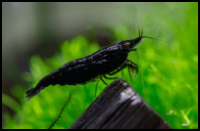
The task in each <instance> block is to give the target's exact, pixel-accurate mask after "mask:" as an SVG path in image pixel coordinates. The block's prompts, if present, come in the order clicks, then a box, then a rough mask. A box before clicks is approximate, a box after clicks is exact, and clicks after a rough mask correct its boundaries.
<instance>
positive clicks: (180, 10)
mask: <svg viewBox="0 0 200 131" xmlns="http://www.w3.org/2000/svg"><path fill="white" fill-rule="evenodd" d="M138 26H140V29H141V28H142V27H143V30H144V34H143V35H145V36H150V37H154V38H158V39H161V40H162V41H156V40H151V39H147V38H146V39H144V40H143V41H142V42H141V44H140V45H138V47H137V49H139V53H138V52H131V53H129V59H131V60H132V61H134V62H135V63H137V64H138V66H139V74H138V76H137V77H135V76H134V75H132V79H133V82H131V81H130V78H129V74H128V71H127V69H125V70H124V71H122V72H123V73H122V72H119V73H118V74H116V75H115V76H118V77H121V78H122V79H124V80H126V81H127V82H129V83H130V84H131V85H132V86H133V87H134V88H135V89H136V90H137V91H138V93H139V94H140V95H141V96H142V97H143V98H144V99H145V100H146V101H147V102H148V103H149V104H150V105H151V106H152V107H153V108H154V109H155V110H156V111H157V112H158V113H159V114H160V115H161V116H162V117H163V118H164V119H165V120H166V121H167V122H168V123H169V124H170V125H171V126H172V128H176V129H180V128H182V129H194V128H198V3H3V4H2V28H3V29H2V48H3V49H2V52H3V53H2V54H3V57H2V58H3V59H2V120H3V121H2V128H9V129H10V128H28V129H33V128H34V129H37V128H46V127H47V126H48V125H50V124H51V123H52V122H53V120H54V119H55V118H56V117H57V116H58V114H59V112H60V110H61V108H62V106H63V105H64V103H65V102H66V101H67V99H68V96H69V94H70V93H72V97H71V99H70V102H69V104H68V105H67V106H66V107H65V109H64V111H63V113H62V115H61V118H59V120H58V121H57V123H56V124H55V125H54V126H53V128H65V129H66V128H69V127H70V126H71V125H72V124H73V123H74V121H75V120H76V119H77V118H78V117H79V116H80V115H81V114H82V113H83V112H84V110H85V109H86V108H87V107H88V106H89V105H90V104H91V102H92V101H93V99H94V93H95V85H96V82H89V83H87V84H84V85H77V86H69V85H65V86H59V85H55V86H49V87H47V88H45V89H44V90H43V91H42V92H40V93H39V94H38V95H37V96H35V97H34V98H32V99H31V100H30V101H29V102H27V100H26V99H25V98H24V92H25V91H26V90H27V89H30V88H33V87H34V86H35V85H36V84H37V82H38V81H39V80H40V79H41V78H43V77H44V76H45V75H47V74H49V73H50V72H51V71H53V70H55V69H57V68H58V67H60V66H62V65H63V64H65V63H66V62H69V61H72V60H75V59H78V58H82V57H84V56H87V55H90V54H92V53H94V52H95V51H97V50H99V49H101V48H102V47H104V46H106V45H109V44H114V43H116V42H119V41H121V40H127V39H133V38H135V37H137V36H138V34H139V29H138ZM106 82H107V83H111V82H112V81H110V80H106ZM104 88H105V85H104V84H103V82H99V84H98V91H97V94H99V93H101V91H102V90H103V89H104Z"/></svg>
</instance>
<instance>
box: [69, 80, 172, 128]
mask: <svg viewBox="0 0 200 131" xmlns="http://www.w3.org/2000/svg"><path fill="white" fill-rule="evenodd" d="M108 128H111V129H138V128H139V129H144V128H146V129H171V127H170V126H169V125H168V123H167V122H166V121H165V120H164V119H163V118H162V117H161V116H160V115H159V114H158V113H157V112H156V111H155V110H154V109H152V108H151V107H150V106H149V105H148V104H147V103H146V102H145V101H144V99H142V98H141V97H140V96H139V94H138V93H137V92H136V91H135V90H134V89H133V88H132V87H131V86H130V85H129V84H128V83H127V82H126V81H123V80H122V79H121V78H118V79H116V80H115V81H114V82H112V83H111V84H110V85H108V86H107V87H106V88H105V89H104V90H103V92H102V93H101V94H100V95H99V96H98V97H97V98H96V99H95V100H94V101H93V103H92V104H91V105H90V106H89V107H88V108H87V109H86V111H85V112H84V113H83V114H82V115H81V116H80V117H79V118H78V119H77V120H76V121H75V122H74V124H73V125H72V126H71V127H70V129H108Z"/></svg>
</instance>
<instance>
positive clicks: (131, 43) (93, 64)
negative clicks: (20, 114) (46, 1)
mask: <svg viewBox="0 0 200 131" xmlns="http://www.w3.org/2000/svg"><path fill="white" fill-rule="evenodd" d="M145 37H146V38H151V37H148V36H142V33H141V34H140V33H139V37H137V38H135V39H131V40H125V41H121V42H119V43H116V44H113V45H110V46H108V47H105V48H103V49H101V50H99V51H97V52H95V53H93V54H91V55H89V56H86V57H84V58H82V59H77V60H74V61H71V62H69V63H66V64H64V65H63V66H61V67H60V68H58V69H57V70H55V71H53V72H51V73H50V74H48V75H46V76H45V77H44V78H42V79H41V80H40V81H39V83H38V84H37V85H36V87H35V88H31V89H29V90H27V91H26V93H25V94H26V98H28V99H30V98H32V97H33V96H35V95H36V94H38V93H39V92H40V91H41V90H43V89H44V88H45V87H47V86H49V85H56V84H59V85H66V84H67V85H76V84H84V83H86V82H88V81H91V80H93V79H95V78H97V77H100V79H101V80H102V81H103V82H104V83H105V81H104V80H103V79H102V78H106V79H114V78H109V77H107V76H106V75H114V74H116V73H117V72H119V71H121V70H122V69H124V68H125V67H128V70H129V71H131V72H135V73H136V74H137V73H138V65H137V64H135V63H134V62H132V61H131V60H129V59H127V56H128V53H129V52H131V51H136V48H135V49H134V47H135V46H136V45H137V44H138V43H139V42H140V41H141V40H142V38H145ZM115 78H116V77H115ZM105 84H106V83H105Z"/></svg>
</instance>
